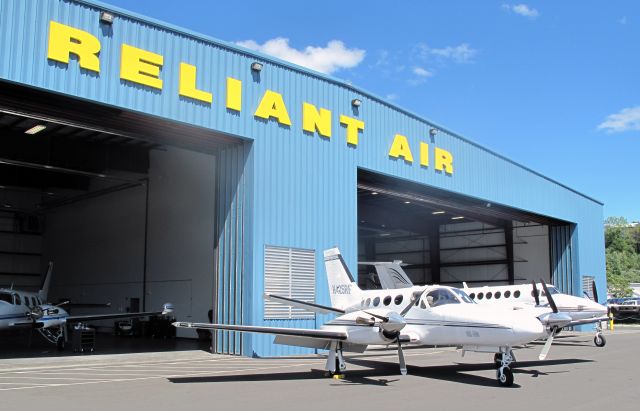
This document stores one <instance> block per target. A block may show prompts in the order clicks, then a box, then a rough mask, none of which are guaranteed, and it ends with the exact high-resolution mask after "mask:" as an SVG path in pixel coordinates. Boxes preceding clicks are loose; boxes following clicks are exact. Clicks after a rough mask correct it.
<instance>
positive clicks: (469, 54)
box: [430, 43, 478, 63]
mask: <svg viewBox="0 0 640 411" xmlns="http://www.w3.org/2000/svg"><path fill="white" fill-rule="evenodd" d="M430 53H431V54H433V55H435V56H439V57H443V58H446V59H451V60H453V61H455V62H456V63H469V62H471V61H473V58H474V57H475V55H476V54H478V50H476V49H472V48H471V47H469V45H468V44H467V43H462V44H460V45H459V46H455V47H445V48H442V49H431V50H430Z"/></svg>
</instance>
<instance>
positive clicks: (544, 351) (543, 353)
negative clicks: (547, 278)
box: [534, 278, 562, 361]
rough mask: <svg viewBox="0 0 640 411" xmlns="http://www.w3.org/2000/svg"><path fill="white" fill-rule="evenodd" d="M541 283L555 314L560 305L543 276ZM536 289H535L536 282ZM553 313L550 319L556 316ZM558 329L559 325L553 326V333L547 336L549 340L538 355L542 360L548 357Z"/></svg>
mask: <svg viewBox="0 0 640 411" xmlns="http://www.w3.org/2000/svg"><path fill="white" fill-rule="evenodd" d="M540 284H542V289H543V290H544V293H545V295H546V296H547V301H549V307H550V308H551V310H552V311H553V314H558V306H557V305H556V302H555V301H554V300H553V296H552V295H551V293H549V288H547V284H546V283H545V282H544V280H543V279H542V278H541V279H540ZM534 289H535V284H534ZM536 295H537V293H536ZM536 300H537V298H536ZM553 314H551V315H550V316H549V317H548V318H549V319H551V318H555V317H556V316H553ZM558 320H562V319H559V318H558ZM557 330H558V327H557V326H552V327H551V333H550V334H549V337H547V341H546V342H545V343H544V347H542V351H540V355H539V356H538V359H539V360H541V361H542V360H544V359H545V358H547V354H549V350H550V349H551V344H553V337H555V335H556V332H557Z"/></svg>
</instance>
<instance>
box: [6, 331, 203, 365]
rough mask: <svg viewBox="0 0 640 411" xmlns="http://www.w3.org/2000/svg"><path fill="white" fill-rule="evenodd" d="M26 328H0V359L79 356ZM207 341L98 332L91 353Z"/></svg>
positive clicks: (178, 347) (180, 347)
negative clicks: (59, 348) (57, 346)
mask: <svg viewBox="0 0 640 411" xmlns="http://www.w3.org/2000/svg"><path fill="white" fill-rule="evenodd" d="M29 334H30V332H29V330H21V331H13V332H3V333H1V334H0V361H2V360H3V359H11V358H41V359H42V358H45V357H46V358H47V360H46V361H49V359H50V358H57V357H69V356H78V355H82V354H78V353H74V352H73V350H72V349H71V347H70V346H69V347H67V348H65V349H64V350H62V351H59V350H58V349H57V348H56V347H55V346H53V345H52V344H51V343H49V342H48V341H46V340H45V339H44V338H42V337H41V336H40V334H38V333H37V332H34V333H33V334H32V335H31V336H30V335H29ZM209 344H210V342H209V341H198V340H195V339H189V338H169V339H162V338H142V337H132V336H115V335H112V334H97V335H96V342H95V350H94V353H93V354H85V355H86V356H91V355H102V354H126V353H145V352H149V353H153V352H167V351H170V352H173V351H189V350H208V349H209Z"/></svg>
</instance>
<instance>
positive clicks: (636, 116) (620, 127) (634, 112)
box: [598, 106, 640, 133]
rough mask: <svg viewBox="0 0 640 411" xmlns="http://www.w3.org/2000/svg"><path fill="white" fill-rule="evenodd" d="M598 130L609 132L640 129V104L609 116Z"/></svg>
mask: <svg viewBox="0 0 640 411" xmlns="http://www.w3.org/2000/svg"><path fill="white" fill-rule="evenodd" d="M598 130H605V131H606V132H607V133H619V132H622V131H629V130H640V106H638V107H631V108H624V109H622V110H621V111H620V112H619V113H616V114H611V115H609V116H607V118H606V119H605V120H604V121H603V122H602V123H600V125H599V126H598Z"/></svg>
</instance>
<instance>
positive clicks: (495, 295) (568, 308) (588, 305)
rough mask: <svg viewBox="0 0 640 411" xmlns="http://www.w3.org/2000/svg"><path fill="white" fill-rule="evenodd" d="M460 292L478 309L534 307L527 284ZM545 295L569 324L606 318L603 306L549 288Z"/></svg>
mask: <svg viewBox="0 0 640 411" xmlns="http://www.w3.org/2000/svg"><path fill="white" fill-rule="evenodd" d="M541 290H542V287H541V286H540V285H538V293H539V299H540V305H542V306H545V305H547V304H548V301H547V298H546V296H545V295H544V292H543V291H541ZM464 291H465V292H466V293H467V294H469V296H470V297H471V298H472V299H473V300H474V301H475V302H476V303H478V305H482V306H493V307H498V306H502V307H508V308H512V309H514V310H519V309H530V308H531V307H535V305H536V301H535V298H534V295H533V287H532V286H531V284H521V285H506V286H493V287H490V286H485V287H473V288H464ZM549 291H550V292H551V293H553V299H554V301H555V303H556V305H557V306H558V311H559V312H561V313H564V314H566V315H568V316H569V317H570V318H571V320H572V321H579V320H588V319H591V318H599V317H603V316H606V315H607V308H606V307H605V306H603V305H602V304H598V303H597V302H595V301H592V300H590V299H588V298H584V297H576V296H574V295H569V294H563V293H560V292H558V290H557V288H555V287H554V286H549Z"/></svg>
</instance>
